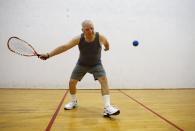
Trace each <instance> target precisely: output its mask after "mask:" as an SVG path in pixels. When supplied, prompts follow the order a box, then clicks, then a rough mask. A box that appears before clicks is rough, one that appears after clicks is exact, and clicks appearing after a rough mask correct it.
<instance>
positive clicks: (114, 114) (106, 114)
mask: <svg viewBox="0 0 195 131" xmlns="http://www.w3.org/2000/svg"><path fill="white" fill-rule="evenodd" d="M119 114H120V110H118V111H117V112H115V113H113V114H108V113H103V115H104V116H105V117H109V116H116V115H119Z"/></svg>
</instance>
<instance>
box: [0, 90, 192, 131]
mask: <svg viewBox="0 0 195 131" xmlns="http://www.w3.org/2000/svg"><path fill="white" fill-rule="evenodd" d="M64 94H65V91H64V90H19V89H0V131H44V130H46V128H47V127H48V128H47V129H51V131H182V130H185V131H195V89H185V90H181V89H180V90H111V102H112V104H113V105H116V106H117V107H119V108H120V110H121V114H120V115H119V116H115V117H112V118H104V117H102V112H103V108H102V107H103V104H102V97H101V94H100V90H78V94H77V97H78V103H79V107H78V108H76V109H74V110H64V109H63V106H64V104H65V103H66V102H68V101H69V98H70V96H69V94H68V95H66V96H65V95H64ZM63 96H65V100H63V99H62V98H63ZM61 100H63V101H62V102H63V103H62V106H60V101H61ZM58 107H59V112H58V111H57V108H58ZM55 116H56V117H55Z"/></svg>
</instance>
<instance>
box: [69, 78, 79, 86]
mask: <svg viewBox="0 0 195 131" xmlns="http://www.w3.org/2000/svg"><path fill="white" fill-rule="evenodd" d="M77 82H78V80H74V79H70V81H69V87H74V86H76V84H77Z"/></svg>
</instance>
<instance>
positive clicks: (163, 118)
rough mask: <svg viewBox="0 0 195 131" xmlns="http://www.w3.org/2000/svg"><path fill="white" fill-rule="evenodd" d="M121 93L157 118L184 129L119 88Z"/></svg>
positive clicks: (180, 129) (182, 130)
mask: <svg viewBox="0 0 195 131" xmlns="http://www.w3.org/2000/svg"><path fill="white" fill-rule="evenodd" d="M119 91H120V92H121V93H122V94H124V95H126V96H127V97H129V98H130V99H132V100H133V101H135V102H136V103H138V104H139V105H141V106H142V107H144V108H145V109H147V110H148V111H150V112H152V113H153V114H155V115H157V116H158V117H159V118H161V119H162V120H164V121H166V122H167V123H169V124H170V125H172V126H174V127H175V128H177V129H178V130H179V131H184V129H182V128H180V127H179V126H177V125H176V124H174V123H173V122H171V121H169V120H168V119H166V118H165V117H163V116H161V115H160V114H158V113H156V112H155V111H153V110H152V109H150V108H149V107H147V106H146V105H144V104H142V103H141V102H139V101H138V100H136V99H135V98H133V97H131V96H129V95H128V94H126V93H125V92H123V91H121V90H119Z"/></svg>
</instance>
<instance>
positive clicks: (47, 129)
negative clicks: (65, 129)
mask: <svg viewBox="0 0 195 131" xmlns="http://www.w3.org/2000/svg"><path fill="white" fill-rule="evenodd" d="M67 93H68V90H67V91H65V93H64V96H63V97H62V99H61V101H60V103H59V105H58V107H57V109H56V111H55V113H54V114H53V116H52V118H51V120H50V121H49V123H48V125H47V128H46V129H45V131H50V129H51V127H52V125H53V123H54V121H55V119H56V116H57V115H58V113H59V111H60V108H61V106H62V103H63V102H64V99H65V97H66V95H67Z"/></svg>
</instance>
